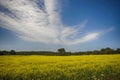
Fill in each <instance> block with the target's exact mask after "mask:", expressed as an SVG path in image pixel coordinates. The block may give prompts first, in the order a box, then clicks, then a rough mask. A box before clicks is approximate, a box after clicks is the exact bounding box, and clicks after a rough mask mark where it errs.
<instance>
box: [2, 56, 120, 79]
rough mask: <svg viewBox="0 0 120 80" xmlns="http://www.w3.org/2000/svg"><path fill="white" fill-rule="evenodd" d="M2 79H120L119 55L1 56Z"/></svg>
mask: <svg viewBox="0 0 120 80" xmlns="http://www.w3.org/2000/svg"><path fill="white" fill-rule="evenodd" d="M0 80H120V55H84V56H40V55H29V56H23V55H15V56H13V55H9V56H0Z"/></svg>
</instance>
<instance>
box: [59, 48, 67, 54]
mask: <svg viewBox="0 0 120 80" xmlns="http://www.w3.org/2000/svg"><path fill="white" fill-rule="evenodd" d="M58 52H59V53H61V54H62V53H66V51H65V49H64V48H60V49H58Z"/></svg>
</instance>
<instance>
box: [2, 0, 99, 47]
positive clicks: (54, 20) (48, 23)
mask: <svg viewBox="0 0 120 80" xmlns="http://www.w3.org/2000/svg"><path fill="white" fill-rule="evenodd" d="M38 2H39V4H38ZM0 5H2V6H4V7H5V8H7V9H8V10H9V11H11V13H10V12H8V13H7V11H6V12H0V21H1V22H0V25H1V27H3V28H6V29H8V30H11V31H14V32H15V33H16V35H18V37H20V38H22V39H24V40H28V41H34V42H43V43H54V44H65V45H72V44H78V43H83V42H87V41H90V40H93V39H96V38H97V37H98V36H99V35H100V33H98V32H96V33H90V34H88V35H85V36H84V37H81V38H77V39H76V38H75V37H76V36H77V35H78V33H79V31H80V29H81V28H83V27H84V26H85V25H86V23H87V21H84V22H83V23H82V24H80V25H76V26H73V27H71V26H65V25H63V24H62V21H61V18H60V12H61V9H60V5H59V0H0Z"/></svg>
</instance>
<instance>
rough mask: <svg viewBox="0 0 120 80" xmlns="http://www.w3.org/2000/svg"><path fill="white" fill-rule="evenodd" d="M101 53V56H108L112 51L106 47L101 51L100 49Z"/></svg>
mask: <svg viewBox="0 0 120 80" xmlns="http://www.w3.org/2000/svg"><path fill="white" fill-rule="evenodd" d="M101 52H102V53H103V54H109V53H113V52H114V50H113V49H111V48H109V47H107V48H102V49H101Z"/></svg>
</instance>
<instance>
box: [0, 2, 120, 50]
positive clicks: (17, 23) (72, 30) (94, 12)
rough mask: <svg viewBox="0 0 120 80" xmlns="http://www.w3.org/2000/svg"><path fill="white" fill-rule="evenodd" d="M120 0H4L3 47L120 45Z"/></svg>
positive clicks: (1, 16)
mask: <svg viewBox="0 0 120 80" xmlns="http://www.w3.org/2000/svg"><path fill="white" fill-rule="evenodd" d="M119 4H120V1H119V0H12V1H11V0H7V1H4V0H1V1H0V49H1V50H11V49H14V50H17V51H20V50H29V51H32V50H41V51H43V50H46V51H49V50H50V51H56V50H57V49H58V48H61V47H64V48H66V50H67V51H86V50H96V49H97V50H98V49H101V48H104V47H111V48H113V49H116V48H120V37H119V34H120V32H119V31H120V15H119V14H120V6H119Z"/></svg>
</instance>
